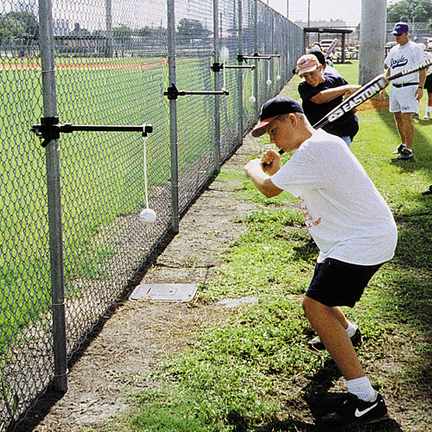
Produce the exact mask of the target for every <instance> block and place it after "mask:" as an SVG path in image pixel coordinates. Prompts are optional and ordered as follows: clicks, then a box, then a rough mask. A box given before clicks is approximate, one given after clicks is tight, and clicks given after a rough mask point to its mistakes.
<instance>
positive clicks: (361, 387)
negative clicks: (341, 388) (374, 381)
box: [347, 377, 377, 402]
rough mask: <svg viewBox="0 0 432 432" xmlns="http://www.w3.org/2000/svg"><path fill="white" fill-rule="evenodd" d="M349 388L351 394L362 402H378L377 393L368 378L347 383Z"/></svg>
mask: <svg viewBox="0 0 432 432" xmlns="http://www.w3.org/2000/svg"><path fill="white" fill-rule="evenodd" d="M347 387H348V392H349V393H351V394H353V395H356V396H357V397H358V398H359V399H361V400H362V401H365V402H373V401H374V400H376V397H377V393H376V391H375V390H374V389H373V387H372V386H371V383H370V381H369V379H368V378H367V377H361V378H357V379H353V380H350V381H347Z"/></svg>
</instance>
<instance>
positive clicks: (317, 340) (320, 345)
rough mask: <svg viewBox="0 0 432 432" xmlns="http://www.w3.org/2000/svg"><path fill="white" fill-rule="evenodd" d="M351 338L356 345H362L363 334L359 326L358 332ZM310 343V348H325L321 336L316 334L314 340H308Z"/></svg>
mask: <svg viewBox="0 0 432 432" xmlns="http://www.w3.org/2000/svg"><path fill="white" fill-rule="evenodd" d="M350 339H351V343H352V344H353V346H355V347H357V346H360V345H361V344H362V336H361V332H360V329H359V328H357V330H356V332H355V333H354V335H353V336H351V338H350ZM308 345H309V348H312V349H314V350H318V351H322V350H325V346H324V344H323V343H322V342H321V339H320V338H319V336H316V337H314V338H313V339H312V340H310V341H309V342H308Z"/></svg>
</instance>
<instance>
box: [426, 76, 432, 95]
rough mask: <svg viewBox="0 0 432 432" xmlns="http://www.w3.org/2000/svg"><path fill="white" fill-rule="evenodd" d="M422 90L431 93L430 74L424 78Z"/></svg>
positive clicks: (431, 80)
mask: <svg viewBox="0 0 432 432" xmlns="http://www.w3.org/2000/svg"><path fill="white" fill-rule="evenodd" d="M424 88H425V89H426V91H427V92H428V93H432V74H429V75H427V76H426V81H425V83H424Z"/></svg>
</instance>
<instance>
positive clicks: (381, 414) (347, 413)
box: [317, 393, 389, 426]
mask: <svg viewBox="0 0 432 432" xmlns="http://www.w3.org/2000/svg"><path fill="white" fill-rule="evenodd" d="M388 418H389V415H388V413H387V407H386V404H385V402H384V399H383V397H382V396H381V395H380V394H379V393H377V397H376V399H375V401H374V402H365V401H362V400H360V399H359V398H358V397H357V396H355V395H353V394H351V393H348V394H347V397H346V400H345V401H344V402H343V403H342V405H341V406H340V407H339V408H338V409H337V410H336V411H335V412H333V413H331V414H327V415H326V416H324V417H322V418H321V419H319V420H318V421H317V424H318V425H319V426H342V425H348V424H352V423H357V424H369V423H378V422H380V421H383V420H386V419H388Z"/></svg>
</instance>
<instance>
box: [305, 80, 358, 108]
mask: <svg viewBox="0 0 432 432" xmlns="http://www.w3.org/2000/svg"><path fill="white" fill-rule="evenodd" d="M360 87H361V86H360V85H351V84H346V85H343V86H339V87H334V88H329V89H325V90H323V91H321V92H319V93H317V94H316V95H315V96H313V97H311V99H310V100H311V102H313V103H316V104H323V103H327V102H330V101H332V100H333V99H336V98H337V97H339V96H344V95H346V96H349V95H351V94H353V93H354V92H356V91H357V90H358V89H359V88H360Z"/></svg>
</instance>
